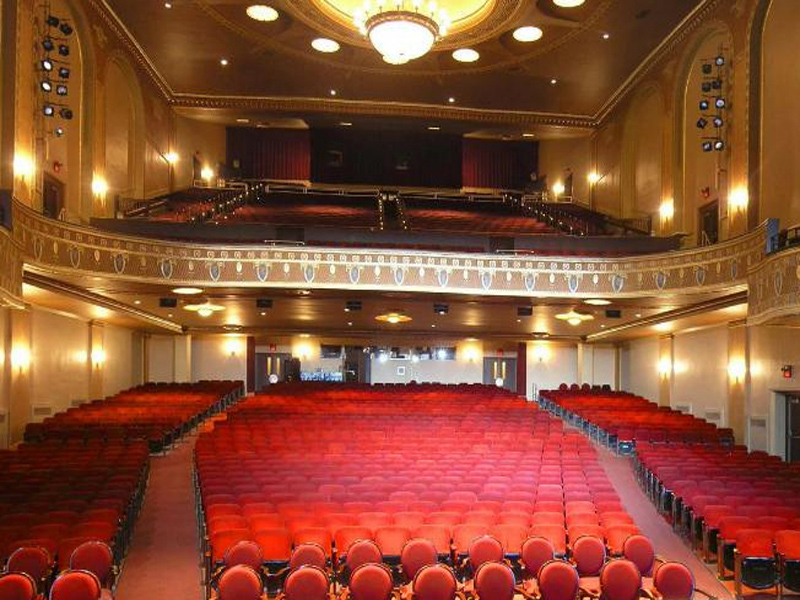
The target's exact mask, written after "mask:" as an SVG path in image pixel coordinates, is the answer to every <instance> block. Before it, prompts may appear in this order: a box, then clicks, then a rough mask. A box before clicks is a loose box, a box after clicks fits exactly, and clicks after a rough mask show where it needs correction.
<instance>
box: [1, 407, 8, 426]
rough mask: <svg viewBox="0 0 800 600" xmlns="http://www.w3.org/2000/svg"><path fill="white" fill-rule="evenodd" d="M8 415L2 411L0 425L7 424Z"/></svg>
mask: <svg viewBox="0 0 800 600" xmlns="http://www.w3.org/2000/svg"><path fill="white" fill-rule="evenodd" d="M6 415H7V413H6V411H5V410H0V425H2V424H3V423H5V422H6Z"/></svg>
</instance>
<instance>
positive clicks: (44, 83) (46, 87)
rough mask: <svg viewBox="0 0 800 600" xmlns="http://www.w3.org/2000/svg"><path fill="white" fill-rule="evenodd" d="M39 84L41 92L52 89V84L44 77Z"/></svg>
mask: <svg viewBox="0 0 800 600" xmlns="http://www.w3.org/2000/svg"><path fill="white" fill-rule="evenodd" d="M39 85H40V87H41V88H42V91H43V92H52V91H53V84H52V83H50V80H49V79H45V80H44V81H42V82H41V83H40V84H39Z"/></svg>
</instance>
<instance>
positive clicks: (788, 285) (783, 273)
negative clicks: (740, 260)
mask: <svg viewBox="0 0 800 600" xmlns="http://www.w3.org/2000/svg"><path fill="white" fill-rule="evenodd" d="M748 285H749V288H750V298H749V303H748V307H747V323H748V325H759V324H762V323H766V322H768V321H772V320H774V319H779V318H782V317H789V316H795V317H796V316H798V315H800V248H794V249H791V250H784V251H783V252H778V253H777V254H772V255H771V256H768V257H767V259H766V260H764V261H762V262H760V263H758V264H757V265H755V266H754V268H753V269H751V270H750V273H749V275H748Z"/></svg>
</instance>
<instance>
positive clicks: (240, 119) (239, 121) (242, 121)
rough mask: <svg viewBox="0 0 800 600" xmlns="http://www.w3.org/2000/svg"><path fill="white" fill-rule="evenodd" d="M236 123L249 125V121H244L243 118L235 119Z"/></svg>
mask: <svg viewBox="0 0 800 600" xmlns="http://www.w3.org/2000/svg"><path fill="white" fill-rule="evenodd" d="M236 122H237V123H249V122H250V119H246V118H244V117H240V118H238V119H236Z"/></svg>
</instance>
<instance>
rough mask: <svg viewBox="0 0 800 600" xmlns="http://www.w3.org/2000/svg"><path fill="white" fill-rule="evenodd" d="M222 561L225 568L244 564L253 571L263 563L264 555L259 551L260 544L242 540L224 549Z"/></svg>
mask: <svg viewBox="0 0 800 600" xmlns="http://www.w3.org/2000/svg"><path fill="white" fill-rule="evenodd" d="M223 562H224V563H225V567H226V568H230V567H235V566H236V565H246V566H248V567H250V568H251V569H253V570H254V571H258V570H259V569H260V568H261V566H262V564H263V563H264V555H263V554H262V552H261V546H259V545H258V544H257V543H256V542H253V541H251V540H242V541H240V542H236V543H235V544H233V545H232V546H231V547H230V548H228V549H227V550H226V551H225V556H224V558H223Z"/></svg>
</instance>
